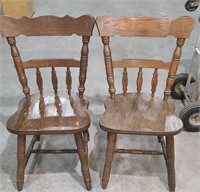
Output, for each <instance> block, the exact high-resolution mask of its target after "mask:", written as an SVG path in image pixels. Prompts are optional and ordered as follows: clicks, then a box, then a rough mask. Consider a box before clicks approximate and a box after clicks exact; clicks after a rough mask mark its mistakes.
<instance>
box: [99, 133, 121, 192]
mask: <svg viewBox="0 0 200 192" xmlns="http://www.w3.org/2000/svg"><path fill="white" fill-rule="evenodd" d="M116 140H117V134H116V133H108V144H107V151H106V159H105V165H104V170H103V177H102V188H103V189H106V188H107V186H108V182H109V178H110V172H111V165H112V159H113V156H114V150H115V144H116Z"/></svg>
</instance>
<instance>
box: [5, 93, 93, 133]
mask: <svg viewBox="0 0 200 192" xmlns="http://www.w3.org/2000/svg"><path fill="white" fill-rule="evenodd" d="M58 97H59V98H56V97H55V94H54V93H53V92H51V93H50V92H44V93H43V102H42V105H41V103H40V102H39V100H40V99H41V97H40V95H39V94H35V95H31V97H30V100H26V99H22V100H21V101H20V103H19V106H18V110H17V112H16V113H15V114H14V115H13V116H12V117H10V118H9V120H8V122H7V128H8V130H9V131H10V132H11V133H14V134H26V135H27V134H29V135H31V134H55V133H57V134H64V133H70V132H79V131H81V132H82V131H84V130H86V129H87V128H88V127H89V125H90V118H89V115H88V114H87V112H86V109H87V107H88V101H87V100H86V99H84V98H83V99H80V98H79V96H78V95H77V94H76V95H71V96H68V94H67V93H66V92H59V93H58ZM59 101H60V102H59ZM39 105H40V106H39ZM41 114H42V115H41Z"/></svg>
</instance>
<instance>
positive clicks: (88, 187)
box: [85, 180, 92, 191]
mask: <svg viewBox="0 0 200 192" xmlns="http://www.w3.org/2000/svg"><path fill="white" fill-rule="evenodd" d="M85 186H86V189H87V190H88V191H91V190H92V184H91V180H90V181H85Z"/></svg>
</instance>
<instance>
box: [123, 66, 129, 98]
mask: <svg viewBox="0 0 200 192" xmlns="http://www.w3.org/2000/svg"><path fill="white" fill-rule="evenodd" d="M122 87H123V92H124V95H126V92H127V90H128V72H127V68H124V72H123V77H122Z"/></svg>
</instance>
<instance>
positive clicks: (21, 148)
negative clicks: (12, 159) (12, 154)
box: [16, 135, 26, 191]
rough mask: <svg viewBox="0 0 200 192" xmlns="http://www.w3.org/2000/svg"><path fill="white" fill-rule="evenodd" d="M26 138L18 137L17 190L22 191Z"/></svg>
mask: <svg viewBox="0 0 200 192" xmlns="http://www.w3.org/2000/svg"><path fill="white" fill-rule="evenodd" d="M25 148H26V136H25V135H18V137H17V182H16V184H17V190H18V191H22V189H23V185H24V170H25Z"/></svg>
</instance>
